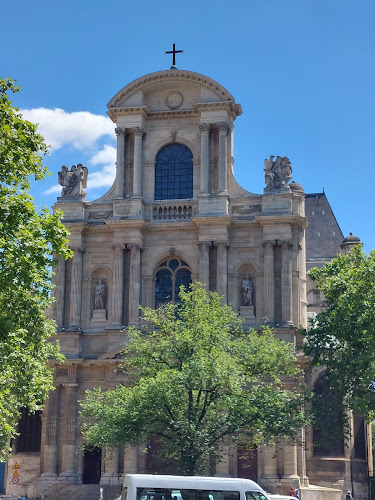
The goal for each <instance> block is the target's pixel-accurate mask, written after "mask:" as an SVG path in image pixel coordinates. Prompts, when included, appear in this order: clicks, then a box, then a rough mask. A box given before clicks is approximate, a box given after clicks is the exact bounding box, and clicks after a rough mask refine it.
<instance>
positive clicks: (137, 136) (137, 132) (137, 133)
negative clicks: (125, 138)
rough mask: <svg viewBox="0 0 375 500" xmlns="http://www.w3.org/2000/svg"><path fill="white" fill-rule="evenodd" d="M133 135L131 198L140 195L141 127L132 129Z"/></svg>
mask: <svg viewBox="0 0 375 500" xmlns="http://www.w3.org/2000/svg"><path fill="white" fill-rule="evenodd" d="M133 134H134V170H133V196H134V197H140V196H141V195H142V147H143V145H142V138H143V135H144V131H143V129H142V128H141V127H135V128H134V129H133Z"/></svg>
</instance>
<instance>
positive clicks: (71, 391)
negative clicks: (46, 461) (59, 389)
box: [60, 384, 78, 476]
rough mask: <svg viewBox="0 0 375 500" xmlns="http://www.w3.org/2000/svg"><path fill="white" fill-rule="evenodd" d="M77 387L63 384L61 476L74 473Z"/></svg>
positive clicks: (76, 385)
mask: <svg viewBox="0 0 375 500" xmlns="http://www.w3.org/2000/svg"><path fill="white" fill-rule="evenodd" d="M77 387H78V384H64V388H65V404H64V412H65V418H64V431H65V433H64V443H63V456H62V473H61V474H60V475H61V476H72V475H74V474H75V472H76V471H75V462H76V461H75V458H76V454H75V452H76V445H75V442H76V425H77Z"/></svg>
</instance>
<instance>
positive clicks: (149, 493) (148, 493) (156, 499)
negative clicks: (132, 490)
mask: <svg viewBox="0 0 375 500" xmlns="http://www.w3.org/2000/svg"><path fill="white" fill-rule="evenodd" d="M137 500H170V499H169V490H167V489H166V488H137Z"/></svg>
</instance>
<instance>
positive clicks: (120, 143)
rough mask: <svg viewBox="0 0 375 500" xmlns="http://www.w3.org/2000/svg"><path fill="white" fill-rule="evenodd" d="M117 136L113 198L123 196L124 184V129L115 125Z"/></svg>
mask: <svg viewBox="0 0 375 500" xmlns="http://www.w3.org/2000/svg"><path fill="white" fill-rule="evenodd" d="M115 132H116V136H117V160H116V194H115V198H118V199H122V198H123V197H124V185H125V139H126V129H124V128H120V127H117V128H116V129H115Z"/></svg>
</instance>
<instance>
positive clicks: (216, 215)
mask: <svg viewBox="0 0 375 500" xmlns="http://www.w3.org/2000/svg"><path fill="white" fill-rule="evenodd" d="M241 113H242V109H241V106H240V104H238V103H236V101H235V99H234V97H233V96H232V95H231V94H230V93H229V92H228V91H227V90H226V89H225V88H224V87H222V86H221V85H220V84H219V83H217V82H216V81H214V80H212V79H211V78H208V77H206V76H204V75H201V74H197V73H194V72H191V71H182V70H178V69H177V68H176V67H175V66H172V68H171V69H170V70H167V71H159V72H155V73H151V74H148V75H146V76H143V77H141V78H138V79H137V80H135V81H133V82H131V83H129V84H128V85H126V86H125V87H124V88H123V89H121V90H120V91H119V92H118V93H117V94H116V95H115V96H114V97H113V98H112V99H111V100H110V102H109V103H108V115H109V117H110V118H111V119H112V121H113V122H114V123H115V124H116V129H115V132H116V136H117V161H116V179H115V182H114V184H113V186H112V187H111V189H110V190H109V191H108V192H107V194H105V195H104V196H102V197H101V198H100V199H98V200H95V201H91V202H88V201H86V199H85V192H84V189H85V186H86V178H87V175H88V173H87V169H86V168H85V167H83V166H82V165H77V166H74V167H72V169H71V170H69V169H67V167H63V168H62V170H61V172H60V173H59V182H60V184H61V185H62V194H61V197H59V198H58V200H57V203H56V205H55V208H56V209H61V210H62V211H63V212H64V223H65V225H66V226H67V228H68V229H69V231H70V246H71V248H72V249H73V250H74V256H73V258H72V259H70V260H68V261H67V262H65V261H64V262H63V261H60V262H59V264H58V267H57V268H56V270H55V271H56V275H55V278H54V279H55V284H56V289H55V295H56V303H55V304H54V307H53V310H52V311H51V314H52V315H53V318H54V319H55V320H56V323H57V332H58V333H57V338H58V340H59V342H60V345H61V350H62V352H63V353H64V354H65V356H66V362H65V364H64V365H62V366H58V367H57V368H56V370H55V386H56V390H55V391H54V392H52V393H51V395H50V398H49V400H48V401H47V404H46V407H45V409H44V411H43V413H42V414H41V415H36V416H32V417H30V416H27V414H26V413H25V415H24V416H23V418H22V419H21V422H20V431H21V435H20V437H19V438H18V440H16V442H15V444H14V454H13V456H12V458H11V459H9V460H8V463H7V471H6V491H7V493H10V494H27V495H28V497H29V498H36V497H40V496H41V495H42V494H44V495H45V497H46V498H54V499H58V498H69V495H68V494H67V493H65V497H64V494H63V495H62V496H61V494H62V492H64V491H67V490H66V488H69V487H71V486H70V485H76V486H72V487H75V488H76V489H77V488H78V489H79V488H81V490H82V491H83V490H84V487H85V485H88V484H95V485H99V484H100V485H103V486H105V485H107V486H115V487H116V488H118V486H119V485H120V484H121V482H122V480H123V477H124V474H125V473H130V472H144V471H148V472H155V471H156V470H157V464H155V463H154V461H153V458H152V453H149V454H146V453H145V452H144V451H143V448H144V446H143V447H139V449H136V448H130V447H125V448H119V449H118V450H116V452H115V453H113V454H111V455H109V454H108V453H107V452H106V450H105V449H103V450H97V451H96V452H92V453H86V454H85V455H82V454H81V453H80V446H81V444H82V437H81V435H80V432H79V428H78V426H77V424H78V411H79V408H78V404H77V401H78V400H80V399H83V397H84V392H85V390H86V389H91V388H94V387H99V386H100V387H102V388H113V387H115V386H116V385H117V384H119V383H121V382H123V381H124V375H123V373H122V372H121V370H118V365H119V363H120V362H121V360H120V359H119V358H120V352H121V350H122V348H123V346H124V343H125V342H126V336H127V334H126V326H128V325H134V324H137V321H138V314H139V306H140V305H142V306H150V307H154V306H156V305H158V304H160V303H163V302H165V301H167V300H175V298H176V296H177V293H178V290H179V287H180V285H181V284H184V285H187V284H189V283H190V282H191V281H200V282H201V283H203V284H204V286H205V287H206V288H207V289H210V290H216V291H217V292H218V293H219V294H220V295H222V296H223V297H224V299H223V300H224V301H225V303H228V304H231V305H232V306H233V308H234V310H236V311H238V312H239V314H240V316H241V317H242V318H243V320H244V324H245V327H246V328H249V327H252V328H257V327H259V325H261V324H262V323H264V321H267V322H268V323H269V324H271V325H272V326H273V327H274V331H275V335H276V337H277V338H280V339H282V340H285V341H287V342H291V343H292V344H293V345H300V344H301V342H302V339H301V337H300V336H299V335H298V333H297V329H298V327H299V326H301V325H302V326H306V325H307V316H308V314H314V312H318V311H319V307H320V306H321V298H320V296H319V291H317V290H316V289H315V288H314V285H313V284H312V283H308V282H307V278H306V270H307V268H308V267H311V265H316V264H320V263H322V262H324V261H326V260H329V259H331V258H333V257H334V256H335V255H336V254H337V253H338V252H339V251H340V245H341V244H342V243H343V235H342V233H341V230H340V228H339V226H338V224H337V221H336V219H335V217H334V215H333V213H332V210H331V208H330V206H329V203H328V200H327V198H326V196H325V194H324V193H318V194H313V195H305V193H304V190H303V188H302V187H301V186H300V185H299V184H297V183H295V182H290V181H291V165H290V162H289V160H288V158H285V157H284V158H282V157H279V156H278V157H276V158H274V157H271V158H270V159H269V160H266V161H265V166H264V170H265V188H264V191H263V193H261V194H255V193H250V192H248V191H246V190H245V189H243V188H242V187H241V186H239V185H238V184H237V182H236V180H235V177H234V172H233V163H234V160H233V134H234V121H235V120H236V118H237V117H239V116H240V115H241ZM259 168H263V167H262V166H260V167H259ZM308 220H309V223H310V226H308ZM310 228H311V231H310V233H309V230H310ZM356 242H358V241H357V240H355V241H354V240H353V241H352V240H351V239H350V238H349V241H346V242H344V247H343V248H344V249H345V248H347V247H350V246H351V245H352V244H355V243H356ZM306 258H307V259H308V262H307V261H306ZM304 362H305V361H304V360H303V359H302V356H301V363H302V364H303V363H304ZM305 373H306V383H307V384H308V385H309V386H310V387H313V388H314V387H315V386H317V387H318V389H317V390H319V377H320V375H321V373H320V372H319V371H316V372H315V371H312V370H311V369H310V368H309V367H305ZM352 426H353V439H352V440H351V441H350V440H349V441H348V443H347V446H344V443H341V445H339V446H337V449H334V450H332V449H323V448H321V447H320V448H314V446H313V441H314V431H313V430H312V429H310V428H308V429H304V430H303V431H302V432H301V439H302V441H305V442H306V447H304V446H300V445H297V444H294V443H290V442H282V443H279V444H278V445H277V446H274V447H270V448H263V449H259V448H258V449H254V453H253V455H252V458H251V459H249V460H248V461H246V460H244V459H243V458H242V456H241V453H239V450H237V449H228V453H227V456H226V459H225V460H224V461H223V462H221V463H217V464H216V465H215V464H214V470H213V473H215V474H217V475H225V476H238V477H248V478H251V479H255V480H256V481H257V482H259V483H260V484H261V485H262V486H263V487H264V488H265V489H266V490H267V491H271V492H274V493H276V492H278V493H281V492H285V493H286V492H289V489H290V487H292V486H293V487H300V488H302V498H303V500H305V498H306V499H309V500H310V498H311V499H313V498H314V499H318V498H319V500H320V499H323V497H324V498H325V497H326V496H327V495H329V496H330V497H332V495H333V496H334V498H335V500H336V499H337V500H339V499H340V498H341V497H342V492H343V491H344V494H345V493H346V491H347V490H353V489H354V492H355V497H356V499H357V498H367V496H368V488H367V483H366V481H367V479H366V477H367V473H368V471H367V460H366V456H367V455H366V450H367V448H366V446H365V442H366V440H365V434H366V432H365V431H366V429H365V426H364V424H363V420H362V419H358V418H357V419H355V418H353V419H352ZM15 465H17V466H18V467H19V468H18V469H17V468H15ZM15 470H17V471H18V477H19V481H18V482H16V484H14V482H12V478H13V477H14V471H15ZM12 474H13V476H12ZM64 488H65V490H64ZM95 491H97V492H98V491H99V490H98V488H97V489H96V490H95ZM108 491H109V490H108ZM59 492H60V493H59ZM59 495H60V496H59ZM74 497H75V496H74V494H71V496H70V498H74ZM76 497H78V494H77V495H76ZM107 497H108V498H109V495H107V496H106V497H105V498H107ZM80 498H84V497H82V496H81V497H80ZM332 498H333V497H332Z"/></svg>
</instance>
